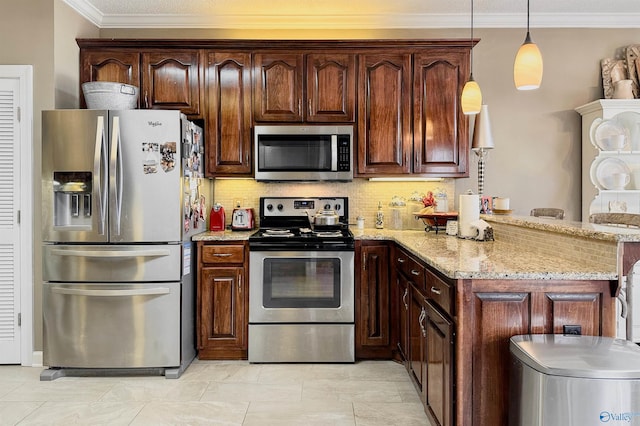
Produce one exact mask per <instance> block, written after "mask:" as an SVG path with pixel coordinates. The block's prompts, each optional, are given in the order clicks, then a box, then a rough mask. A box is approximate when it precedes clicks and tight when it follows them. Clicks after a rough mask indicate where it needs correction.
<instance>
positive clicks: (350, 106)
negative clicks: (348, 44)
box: [306, 53, 356, 123]
mask: <svg viewBox="0 0 640 426" xmlns="http://www.w3.org/2000/svg"><path fill="white" fill-rule="evenodd" d="M306 74H307V86H306V95H307V99H306V103H307V112H306V121H310V122H317V123H329V122H353V121H355V113H356V112H355V109H356V108H355V103H356V57H355V55H354V54H349V53H344V54H340V53H325V54H315V53H314V54H309V55H307V73H306Z"/></svg>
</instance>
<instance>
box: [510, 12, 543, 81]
mask: <svg viewBox="0 0 640 426" xmlns="http://www.w3.org/2000/svg"><path fill="white" fill-rule="evenodd" d="M513 82H514V83H515V85H516V89H518V90H534V89H537V88H538V87H540V83H542V54H541V53H540V49H538V46H537V45H536V44H535V43H534V42H533V41H531V34H530V33H529V0H527V35H526V37H525V39H524V43H523V44H522V46H520V49H519V50H518V53H517V54H516V60H515V62H514V64H513Z"/></svg>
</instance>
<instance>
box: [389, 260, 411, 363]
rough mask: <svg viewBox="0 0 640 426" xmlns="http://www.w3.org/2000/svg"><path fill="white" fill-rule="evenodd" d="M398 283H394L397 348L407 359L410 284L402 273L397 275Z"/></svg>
mask: <svg viewBox="0 0 640 426" xmlns="http://www.w3.org/2000/svg"><path fill="white" fill-rule="evenodd" d="M396 275H397V277H396V282H395V283H394V287H393V292H394V297H393V312H394V320H393V321H392V324H394V325H395V335H396V336H397V341H396V342H395V346H396V348H397V349H398V351H399V352H400V356H401V357H402V359H404V360H406V359H407V348H408V346H409V344H408V341H409V335H408V331H409V330H408V316H409V283H408V282H407V280H406V279H405V278H404V277H403V276H402V274H401V273H399V272H397V273H396Z"/></svg>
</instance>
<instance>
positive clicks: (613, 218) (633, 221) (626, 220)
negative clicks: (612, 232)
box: [589, 213, 640, 228]
mask: <svg viewBox="0 0 640 426" xmlns="http://www.w3.org/2000/svg"><path fill="white" fill-rule="evenodd" d="M589 222H591V223H595V224H599V225H625V226H627V227H630V226H633V227H637V228H640V214H636V213H593V214H592V215H590V216H589Z"/></svg>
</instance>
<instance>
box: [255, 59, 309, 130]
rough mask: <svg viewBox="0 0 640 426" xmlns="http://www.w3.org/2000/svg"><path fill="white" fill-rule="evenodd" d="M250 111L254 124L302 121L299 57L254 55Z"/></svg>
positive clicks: (302, 64) (300, 64)
mask: <svg viewBox="0 0 640 426" xmlns="http://www.w3.org/2000/svg"><path fill="white" fill-rule="evenodd" d="M253 60H254V65H253V66H254V78H255V81H254V86H253V87H254V108H253V115H254V119H255V120H256V121H289V122H295V121H302V119H303V112H302V109H303V105H302V84H303V66H304V56H303V55H302V54H286V53H257V54H255V55H254V59H253Z"/></svg>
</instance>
